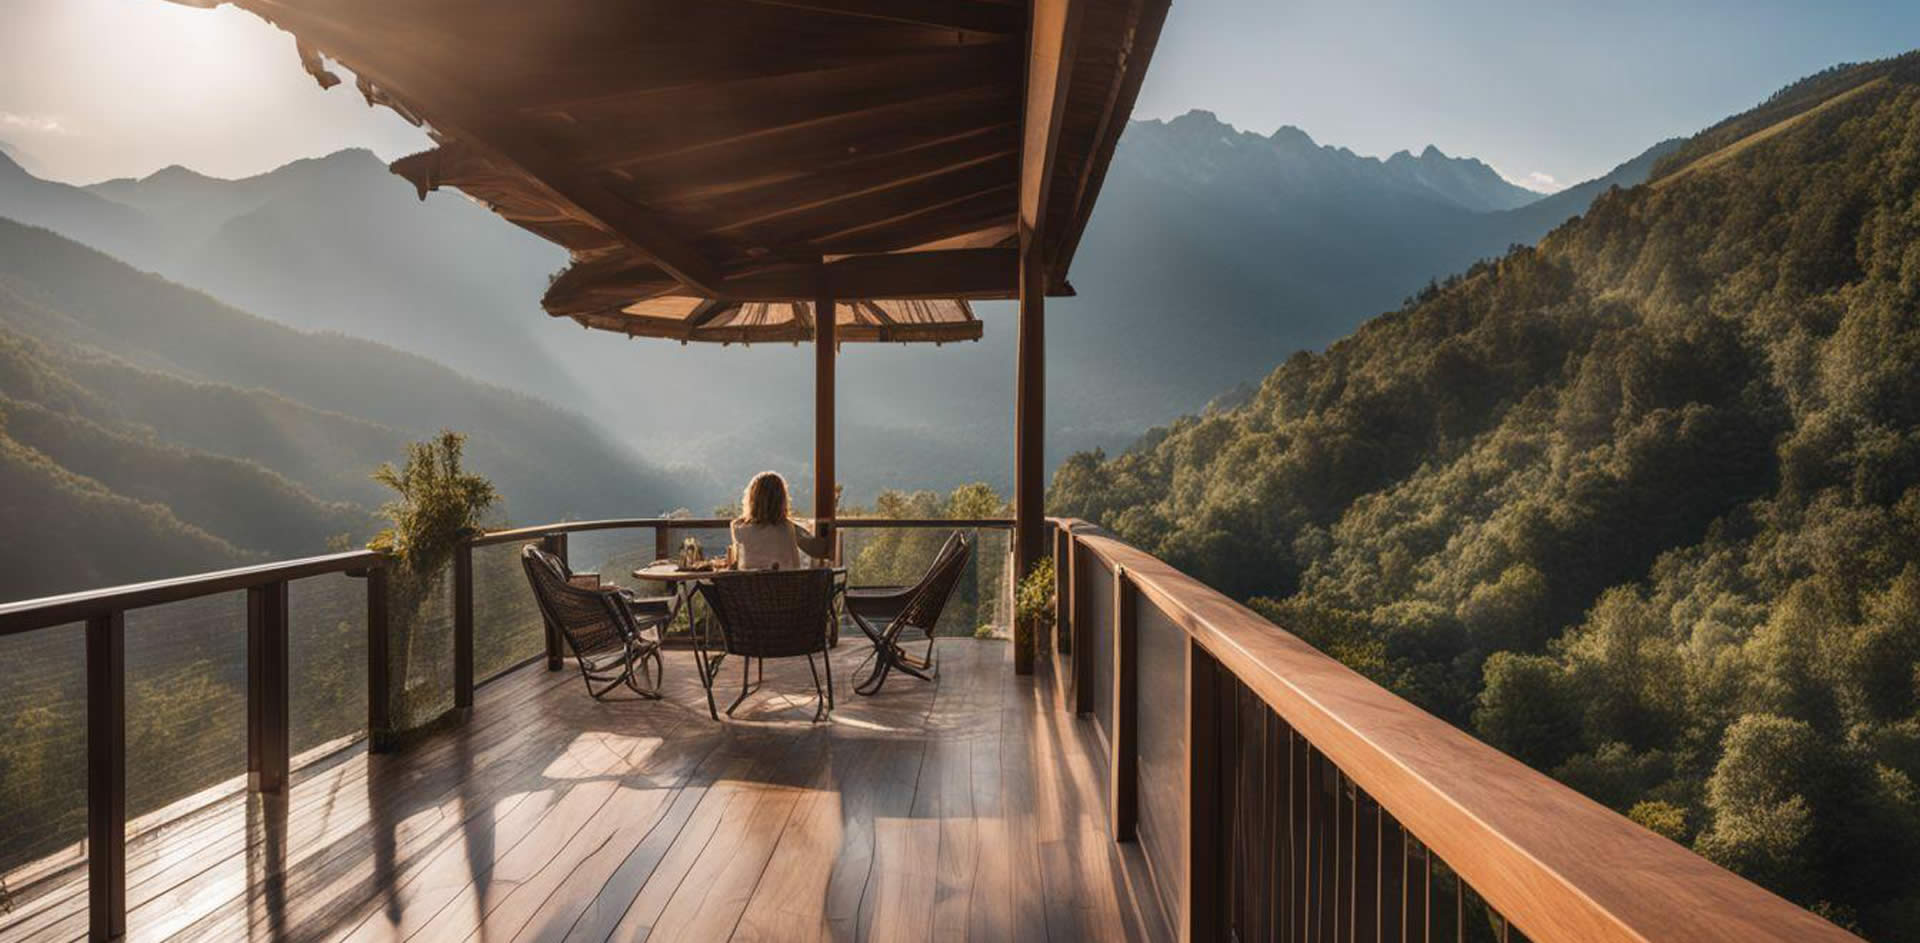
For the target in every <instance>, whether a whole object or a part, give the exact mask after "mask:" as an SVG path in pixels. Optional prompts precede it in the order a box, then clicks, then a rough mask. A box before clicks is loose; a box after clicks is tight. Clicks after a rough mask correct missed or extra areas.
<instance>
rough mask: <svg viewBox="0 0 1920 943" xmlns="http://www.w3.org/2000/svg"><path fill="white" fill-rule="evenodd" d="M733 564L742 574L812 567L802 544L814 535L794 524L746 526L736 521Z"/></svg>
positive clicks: (733, 525) (734, 523)
mask: <svg viewBox="0 0 1920 943" xmlns="http://www.w3.org/2000/svg"><path fill="white" fill-rule="evenodd" d="M732 530H733V561H734V565H735V566H737V567H739V568H740V569H743V570H798V569H800V568H802V567H805V566H809V565H810V564H809V563H808V562H807V561H806V560H805V559H804V558H803V557H802V556H801V555H800V544H801V542H802V541H805V542H807V543H812V542H814V541H813V535H812V534H803V529H802V528H801V527H800V525H799V524H796V523H794V522H793V521H786V522H784V523H780V524H743V523H741V522H739V521H734V522H733V524H732Z"/></svg>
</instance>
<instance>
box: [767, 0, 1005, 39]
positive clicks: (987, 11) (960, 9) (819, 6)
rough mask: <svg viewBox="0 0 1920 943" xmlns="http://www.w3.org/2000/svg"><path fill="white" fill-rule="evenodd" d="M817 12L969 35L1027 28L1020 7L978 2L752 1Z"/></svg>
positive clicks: (963, 0)
mask: <svg viewBox="0 0 1920 943" xmlns="http://www.w3.org/2000/svg"><path fill="white" fill-rule="evenodd" d="M751 2H754V3H763V4H767V5H770V6H782V7H792V8H794V9H798V10H810V11H814V12H818V13H832V14H838V15H840V16H850V17H865V18H870V19H876V20H890V21H893V22H897V23H912V24H913V25H915V26H928V27H933V28H935V29H944V30H958V31H961V32H966V33H986V34H990V35H1012V34H1015V33H1018V32H1020V31H1021V30H1022V29H1024V28H1025V27H1026V25H1027V24H1026V18H1025V17H1023V16H1021V15H1020V8H1018V7H1015V6H1009V5H1005V4H999V3H979V2H975V0H751Z"/></svg>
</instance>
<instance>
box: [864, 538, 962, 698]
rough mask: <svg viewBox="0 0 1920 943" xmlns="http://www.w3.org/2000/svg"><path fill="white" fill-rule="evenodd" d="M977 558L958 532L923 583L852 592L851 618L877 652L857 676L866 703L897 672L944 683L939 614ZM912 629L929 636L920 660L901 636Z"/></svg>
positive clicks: (948, 542) (874, 651)
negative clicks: (938, 655) (937, 650)
mask: <svg viewBox="0 0 1920 943" xmlns="http://www.w3.org/2000/svg"><path fill="white" fill-rule="evenodd" d="M972 555H973V545H972V542H970V541H969V540H967V536H966V534H965V533H963V532H961V531H954V532H953V536H951V537H948V538H947V542H946V543H945V544H943V545H942V546H941V547H940V552H939V553H937V554H935V555H934V558H933V564H932V565H931V566H929V567H927V572H926V574H925V575H923V576H921V577H920V582H918V583H916V584H914V585H912V586H906V587H892V586H886V587H856V588H852V589H849V590H847V594H846V597H847V602H846V608H847V614H848V615H850V616H852V617H853V622H854V624H855V625H857V626H859V627H860V631H861V632H862V633H863V634H865V635H866V637H867V640H868V641H870V642H872V643H873V651H872V652H871V653H870V654H868V655H867V657H866V659H865V660H863V661H862V662H861V663H860V668H859V669H858V670H857V671H856V672H855V677H854V688H853V690H854V692H855V693H858V694H862V695H865V696H867V697H872V696H873V695H875V694H878V693H880V688H881V686H882V685H884V684H886V682H887V676H888V675H889V674H890V673H892V672H894V671H899V672H901V673H903V674H906V675H909V676H911V677H915V678H919V679H920V680H922V681H932V680H933V679H934V678H937V677H939V675H940V670H939V664H938V662H936V661H935V660H934V657H933V645H934V628H935V627H936V626H937V625H938V624H939V622H940V614H941V613H942V612H944V611H945V610H946V607H947V600H948V599H949V598H950V597H952V595H953V588H954V587H955V586H956V585H958V584H959V582H960V574H961V573H963V572H965V571H966V568H967V560H968V559H969V558H971V557H972ZM880 620H884V627H882V628H875V626H874V622H875V621H880ZM909 628H913V629H918V630H920V631H921V632H923V633H925V634H926V636H927V648H926V652H925V654H921V655H916V654H914V653H913V652H909V651H907V649H906V648H905V647H904V646H902V645H901V644H900V636H901V633H903V632H904V631H906V630H907V629H909Z"/></svg>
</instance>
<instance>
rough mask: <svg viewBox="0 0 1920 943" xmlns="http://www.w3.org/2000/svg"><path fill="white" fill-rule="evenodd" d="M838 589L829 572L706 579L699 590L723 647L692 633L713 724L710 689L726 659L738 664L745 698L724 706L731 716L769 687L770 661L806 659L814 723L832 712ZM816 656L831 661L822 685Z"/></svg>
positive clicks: (717, 575) (717, 715) (775, 572)
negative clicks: (755, 674)
mask: <svg viewBox="0 0 1920 943" xmlns="http://www.w3.org/2000/svg"><path fill="white" fill-rule="evenodd" d="M841 589H842V587H841V586H840V581H839V578H838V575H837V574H836V573H835V572H834V571H833V570H830V569H804V570H766V571H746V572H721V573H715V574H714V575H713V578H712V579H710V580H707V581H705V582H702V583H701V584H700V585H699V589H698V592H699V594H700V597H701V598H702V599H704V600H705V601H706V604H707V611H708V613H710V614H711V616H712V625H713V626H714V627H715V629H716V630H717V631H718V632H719V635H720V638H719V640H718V641H719V650H718V651H717V652H712V653H709V650H708V642H709V641H710V639H708V638H707V636H706V633H703V632H697V633H695V634H694V641H693V644H694V658H695V666H696V670H697V671H698V673H699V675H700V684H701V686H702V687H704V688H706V693H707V713H708V714H709V715H711V716H712V717H713V719H714V720H719V719H720V712H719V710H718V707H717V705H716V704H715V702H714V699H713V685H714V682H715V681H716V680H718V679H719V677H720V669H721V668H722V667H723V666H724V664H725V661H726V658H727V656H728V655H738V656H740V659H741V662H740V695H739V696H738V697H735V698H734V699H733V703H731V704H728V705H727V716H728V717H732V716H733V712H734V711H735V710H738V709H739V707H740V705H741V704H742V703H744V702H745V701H746V699H747V697H748V696H749V695H751V694H752V693H753V692H755V691H758V690H759V689H760V686H761V685H762V684H764V683H765V681H766V677H767V659H768V658H789V657H793V656H797V655H804V656H806V659H807V671H808V673H809V674H811V675H812V676H813V690H814V694H815V696H816V697H817V698H818V706H817V707H816V708H815V709H814V712H813V719H814V720H815V721H819V720H822V719H824V718H825V717H826V716H827V715H828V714H830V713H832V711H833V706H834V698H833V653H832V648H831V637H832V627H833V625H834V624H835V623H836V622H837V621H838V619H837V606H836V604H835V603H836V601H837V599H838V598H839V595H840V591H841ZM815 654H818V655H820V656H821V660H822V661H824V662H825V663H826V664H825V674H826V685H825V687H824V688H823V687H822V686H821V668H820V667H819V666H816V665H815V664H814V661H813V656H814V655H815ZM755 661H758V662H759V663H760V672H759V680H758V681H754V680H753V679H752V668H753V663H754V662H755Z"/></svg>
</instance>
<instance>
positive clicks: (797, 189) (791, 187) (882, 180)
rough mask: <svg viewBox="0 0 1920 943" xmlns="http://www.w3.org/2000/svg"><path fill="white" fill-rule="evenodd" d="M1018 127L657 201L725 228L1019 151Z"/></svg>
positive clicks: (859, 156)
mask: <svg viewBox="0 0 1920 943" xmlns="http://www.w3.org/2000/svg"><path fill="white" fill-rule="evenodd" d="M1019 149H1020V133H1019V129H1018V128H1017V127H1016V126H1014V125H1013V124H1011V123H1007V124H1000V125H995V126H992V127H987V128H975V129H968V130H965V131H961V132H959V133H957V134H950V135H946V136H943V137H940V138H936V139H933V140H928V141H922V140H914V141H912V142H911V143H910V144H909V145H908V146H906V147H903V148H898V149H893V148H888V149H885V150H881V151H879V152H874V151H870V150H869V151H861V152H859V153H857V154H856V155H853V156H850V157H848V158H847V159H845V160H840V161H834V162H831V163H826V164H805V165H799V167H800V169H795V170H791V171H786V172H779V173H775V174H772V175H768V176H763V177H759V178H756V179H752V180H747V181H736V182H734V183H733V185H732V186H723V187H713V188H708V189H705V190H700V191H695V192H690V193H687V194H685V195H684V196H683V197H682V198H680V199H669V200H665V201H662V202H661V203H660V205H662V206H664V207H667V208H670V209H673V210H675V211H687V212H697V213H698V214H699V215H700V216H701V217H702V218H704V219H710V220H713V221H714V228H716V229H722V230H724V229H729V228H733V227H736V226H741V225H746V224H749V223H754V222H760V221H763V220H767V219H773V218H776V217H779V216H784V215H788V214H791V213H795V212H801V211H809V210H815V209H820V208H823V207H826V206H829V205H831V204H833V203H835V202H838V201H842V200H847V199H852V198H856V197H859V196H863V195H865V194H869V193H875V192H878V191H881V190H885V189H888V188H891V187H898V186H902V185H904V184H908V183H912V182H914V181H916V180H920V179H923V178H925V177H927V176H930V175H933V174H939V173H947V172H951V171H952V170H954V169H957V168H959V167H964V166H966V165H968V164H972V163H975V162H978V161H981V160H986V159H990V158H994V157H1002V156H1007V155H1013V154H1017V153H1019Z"/></svg>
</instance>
